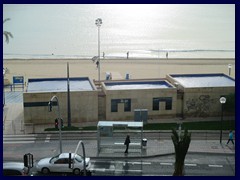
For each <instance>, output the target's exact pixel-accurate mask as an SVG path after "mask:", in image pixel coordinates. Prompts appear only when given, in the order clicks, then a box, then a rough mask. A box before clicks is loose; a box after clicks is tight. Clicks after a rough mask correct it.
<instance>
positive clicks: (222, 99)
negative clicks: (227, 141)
mask: <svg viewBox="0 0 240 180" xmlns="http://www.w3.org/2000/svg"><path fill="white" fill-rule="evenodd" d="M226 100H227V99H226V98H225V97H221V98H220V103H221V106H222V112H221V130H220V143H221V144H222V120H223V105H224V104H225V103H226Z"/></svg>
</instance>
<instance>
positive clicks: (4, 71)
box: [3, 68, 6, 107]
mask: <svg viewBox="0 0 240 180" xmlns="http://www.w3.org/2000/svg"><path fill="white" fill-rule="evenodd" d="M5 73H6V70H5V69H4V68H3V107H4V106H5V92H4V76H5Z"/></svg>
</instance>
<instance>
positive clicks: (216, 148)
mask: <svg viewBox="0 0 240 180" xmlns="http://www.w3.org/2000/svg"><path fill="white" fill-rule="evenodd" d="M83 142H84V143H85V144H86V145H85V148H86V149H87V154H88V155H94V154H96V156H92V158H94V157H95V158H124V157H125V158H140V157H142V158H146V157H156V156H165V155H172V154H174V153H175V151H174V145H173V142H172V140H157V139H151V140H148V141H147V146H146V147H143V149H142V150H141V148H139V149H137V148H131V144H130V145H129V153H128V154H124V151H125V147H120V148H119V147H118V148H116V147H113V148H111V147H109V148H103V149H101V150H100V153H99V154H97V142H96V141H93V140H92V141H89V140H86V141H83ZM224 143H226V142H224V141H223V142H222V145H221V144H220V142H219V140H192V141H191V143H190V146H189V149H188V153H204V154H223V155H226V154H228V155H235V146H234V145H232V144H230V143H229V144H228V145H227V146H226V145H225V144H224Z"/></svg>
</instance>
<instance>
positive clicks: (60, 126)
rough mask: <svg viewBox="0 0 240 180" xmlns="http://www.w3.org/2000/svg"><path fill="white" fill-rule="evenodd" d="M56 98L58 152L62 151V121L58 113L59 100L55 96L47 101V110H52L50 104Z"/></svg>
mask: <svg viewBox="0 0 240 180" xmlns="http://www.w3.org/2000/svg"><path fill="white" fill-rule="evenodd" d="M54 99H56V101H57V105H58V109H57V110H58V129H59V146H60V154H61V153H62V122H61V114H60V107H59V101H58V97H57V96H53V97H52V98H51V100H50V101H49V102H48V108H49V109H48V111H49V112H52V105H53V100H54Z"/></svg>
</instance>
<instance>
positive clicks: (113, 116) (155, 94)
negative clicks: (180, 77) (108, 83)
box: [103, 84, 177, 121]
mask: <svg viewBox="0 0 240 180" xmlns="http://www.w3.org/2000/svg"><path fill="white" fill-rule="evenodd" d="M103 91H104V92H105V94H106V120H111V121H114V120H134V109H148V118H156V119H159V117H160V116H168V117H175V116H176V109H177V108H176V104H177V103H176V102H177V89H176V88H163V89H139V90H107V89H106V87H105V85H104V84H103ZM160 97H172V109H171V110H165V103H164V102H160V109H159V110H158V111H156V110H155V111H153V98H160ZM112 99H131V111H130V112H124V104H123V103H119V104H118V111H117V112H111V100H112Z"/></svg>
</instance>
